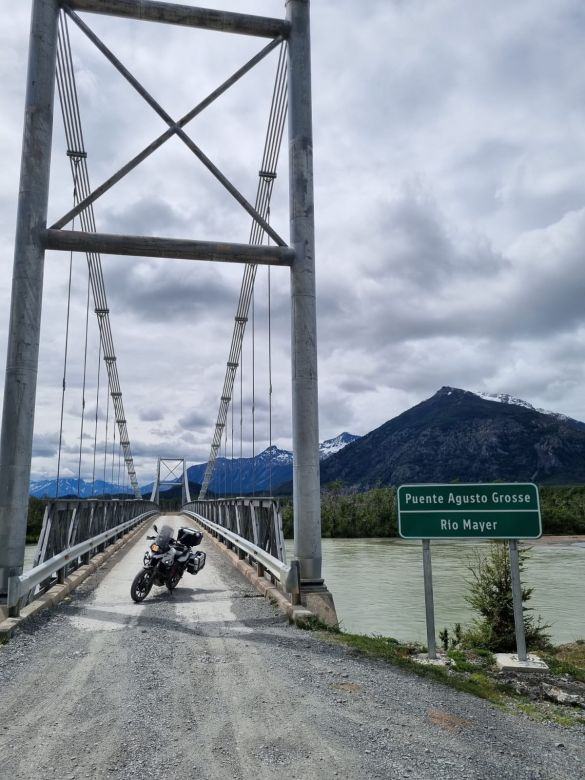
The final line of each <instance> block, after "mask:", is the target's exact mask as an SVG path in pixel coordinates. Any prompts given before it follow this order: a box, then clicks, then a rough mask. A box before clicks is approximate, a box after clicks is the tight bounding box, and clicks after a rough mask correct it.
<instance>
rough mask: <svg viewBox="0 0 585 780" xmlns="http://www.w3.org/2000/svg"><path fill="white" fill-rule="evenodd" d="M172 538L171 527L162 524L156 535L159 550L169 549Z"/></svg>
mask: <svg viewBox="0 0 585 780" xmlns="http://www.w3.org/2000/svg"><path fill="white" fill-rule="evenodd" d="M172 538H173V529H172V528H171V527H170V526H168V525H163V527H162V528H161V529H160V531H159V532H158V535H157V537H156V544H158V546H159V547H160V549H161V552H166V550H168V549H169V547H170V544H171V539H172Z"/></svg>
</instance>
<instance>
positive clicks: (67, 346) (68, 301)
mask: <svg viewBox="0 0 585 780" xmlns="http://www.w3.org/2000/svg"><path fill="white" fill-rule="evenodd" d="M77 165H78V160H75V175H74V177H73V203H74V204H76V201H77ZM72 229H75V223H73V226H72ZM72 275H73V252H70V253H69V281H68V283H67V317H66V320H65V355H64V358H63V389H62V392H61V421H60V424H59V451H58V455H57V484H56V486H55V498H58V497H59V480H60V476H61V448H62V444H63V412H64V410H65V390H66V387H67V354H68V351H69V321H70V315H71V277H72ZM77 491H78V494H79V481H78V483H77Z"/></svg>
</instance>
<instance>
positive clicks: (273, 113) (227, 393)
mask: <svg viewBox="0 0 585 780" xmlns="http://www.w3.org/2000/svg"><path fill="white" fill-rule="evenodd" d="M287 95H288V90H287V58H286V43H285V42H283V44H281V46H280V51H279V58H278V65H277V69H276V77H275V82H274V89H273V93H272V102H271V106H270V116H269V120H268V129H267V133H266V139H265V143H264V152H263V156H262V165H261V169H260V171H259V180H258V189H257V193H256V205H255V208H256V210H257V211H258V213H259V214H261V215H262V216H263V217H265V216H266V214H267V211H268V207H269V204H270V199H271V196H272V189H273V186H274V180H275V178H276V168H277V164H278V157H279V154H280V147H281V143H282V136H283V133H284V124H285V119H286V113H287V108H288V96H287ZM264 234H265V231H264V229H263V228H262V227H261V226H260V225H259V224H258V223H257V222H256V221H254V223H253V224H252V228H251V231H250V241H249V243H250V244H254V245H257V244H261V243H262V238H263V236H264ZM256 269H257V265H255V264H247V265H246V266H245V269H244V275H243V279H242V285H241V288H240V298H239V302H238V307H237V310H236V316H235V322H234V330H233V334H232V342H231V347H230V352H229V357H228V361H227V368H226V374H225V379H224V384H223V390H222V394H221V400H220V405H219V412H218V416H217V422H216V425H215V432H214V436H213V441H212V444H211V451H210V455H209V460H208V463H207V468H206V470H205V475H204V477H203V484H202V486H201V492H200V493H199V498H205V495H206V493H207V489H208V487H209V483H210V482H211V479H212V477H213V472H214V470H215V462H216V458H217V450H218V448H219V445H220V442H221V435H222V430H223V426H224V425H225V420H226V417H227V413H228V409H229V406H230V403H232V396H233V390H234V382H235V376H236V372H237V369H238V367H239V363H240V359H241V354H242V343H243V339H244V333H245V329H246V323H247V321H248V312H249V308H250V301H251V295H252V290H253V289H254V281H255V278H256ZM232 408H233V404H232Z"/></svg>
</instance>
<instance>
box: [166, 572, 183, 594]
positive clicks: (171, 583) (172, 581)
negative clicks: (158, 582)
mask: <svg viewBox="0 0 585 780" xmlns="http://www.w3.org/2000/svg"><path fill="white" fill-rule="evenodd" d="M181 576H182V572H180V571H177V572H175V573H174V574H171V576H170V577H169V578H168V580H167V582H166V585H167V588H168V589H169V592H170V593H172V592H173V591H174V589H175V588H176V587H177V585H178V584H179V580H180V579H181Z"/></svg>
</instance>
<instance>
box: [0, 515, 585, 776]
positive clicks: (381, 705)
mask: <svg viewBox="0 0 585 780" xmlns="http://www.w3.org/2000/svg"><path fill="white" fill-rule="evenodd" d="M164 520H165V521H168V520H169V518H164ZM171 520H172V523H173V524H174V525H175V527H178V525H179V524H180V523H183V522H184V521H183V520H182V519H180V518H179V517H173V518H171ZM161 521H162V518H161V519H159V523H160V522H161ZM145 548H146V542H145V541H144V538H143V537H142V538H141V539H139V540H138V541H137V542H136V543H134V544H133V545H131V546H130V548H129V549H128V550H127V551H126V552H125V553H124V554H123V557H120V558H118V559H116V560H114V559H112V560H113V562H112V563H110V565H109V567H108V569H107V570H106V571H103V572H101V573H100V574H99V575H96V576H94V578H92V579H94V584H95V580H96V579H97V580H98V584H97V587H95V588H94V589H93V590H92V589H91V587H90V584H87V585H86V586H84V587H83V588H82V590H81V591H80V592H78V593H76V594H75V595H74V596H73V598H72V599H71V601H69V602H68V603H63V604H62V605H61V606H60V607H59V608H58V609H56V610H55V611H53V612H52V613H45V614H44V615H43V616H41V617H39V618H37V619H36V621H35V623H34V624H32V625H30V624H29V625H28V626H27V627H26V630H24V629H23V630H20V631H19V632H17V634H16V635H15V637H14V638H13V639H12V641H11V642H10V643H9V644H8V645H6V646H4V647H0V691H1V695H0V775H1V776H2V777H9V778H11V780H34V779H35V778H43V780H45V778H60V780H61V779H62V778H89V777H91V778H106V777H107V778H119V779H122V778H124V780H126V779H127V778H149V780H150V779H151V778H153V777H155V778H156V777H164V778H169V780H172V779H173V778H182V779H183V778H198V779H199V778H203V779H209V780H220V778H221V780H231V778H261V779H263V778H266V780H268V778H270V780H273V779H274V777H276V776H278V775H281V774H286V776H287V777H291V778H295V777H297V778H323V779H324V780H329V778H331V779H332V778H356V779H357V778H360V780H361V778H398V777H415V778H430V777H442V778H461V777H465V778H479V777H483V778H487V777H498V778H502V779H504V778H514V780H523V779H524V778H535V777H563V778H565V779H567V780H568V779H569V778H578V777H582V767H583V765H584V762H585V748H584V745H583V737H582V735H579V734H576V733H575V732H574V731H571V732H567V731H566V730H562V729H560V728H559V727H556V726H551V725H546V724H536V723H532V722H529V721H527V720H523V719H520V718H518V717H513V716H510V715H506V714H504V713H502V712H500V711H498V710H497V709H495V708H494V707H492V706H491V705H489V704H488V703H486V702H483V701H480V700H478V699H473V698H471V697H469V696H466V695H464V694H461V693H458V692H456V691H453V690H450V689H446V688H443V687H441V686H438V685H436V684H434V683H432V682H430V681H426V680H421V679H418V678H412V677H410V676H408V675H406V674H403V673H401V672H399V671H397V670H395V669H393V668H390V667H386V666H384V665H382V664H378V663H372V662H369V661H365V660H363V659H358V658H354V657H352V656H351V655H349V654H348V653H347V652H346V651H345V650H344V649H343V648H340V647H338V646H336V645H331V644H330V643H327V642H325V641H323V640H321V639H319V638H318V637H317V636H316V635H315V634H313V633H306V632H302V631H300V630H299V629H296V628H294V627H292V626H289V625H288V624H287V623H286V622H285V621H284V619H283V618H282V616H281V614H280V613H279V612H277V611H276V610H275V609H274V607H272V606H271V605H270V604H269V603H268V602H267V601H266V600H264V599H263V598H259V597H257V593H256V592H255V591H253V590H252V589H251V586H250V585H249V583H247V581H246V580H245V579H244V578H243V577H241V575H240V574H239V573H238V572H236V571H234V570H233V569H232V568H231V567H230V565H229V563H228V562H227V561H226V559H225V558H224V557H223V556H222V555H221V554H220V553H219V552H218V551H217V550H216V549H215V548H214V547H213V546H212V545H210V544H205V541H204V542H203V547H202V548H203V549H205V550H206V552H207V553H208V565H207V566H206V568H205V569H204V570H203V571H202V572H201V573H200V574H199V575H197V576H196V577H190V576H189V575H185V578H184V580H183V581H182V582H181V584H180V586H179V588H178V589H177V591H176V592H175V594H174V595H172V596H169V595H168V594H167V593H166V591H165V592H163V591H162V590H158V589H156V592H154V593H152V594H151V595H150V596H149V597H148V598H147V600H146V601H145V602H143V604H141V605H135V604H133V603H132V602H131V600H130V596H129V588H130V582H131V581H132V578H133V576H134V574H135V573H136V571H137V570H138V569H139V567H140V564H141V558H142V555H143V551H144V549H145ZM88 583H89V581H88ZM560 742H562V743H563V744H564V746H565V747H564V748H563V749H562V750H561V749H559V748H558V747H555V745H557V744H558V743H560Z"/></svg>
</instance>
